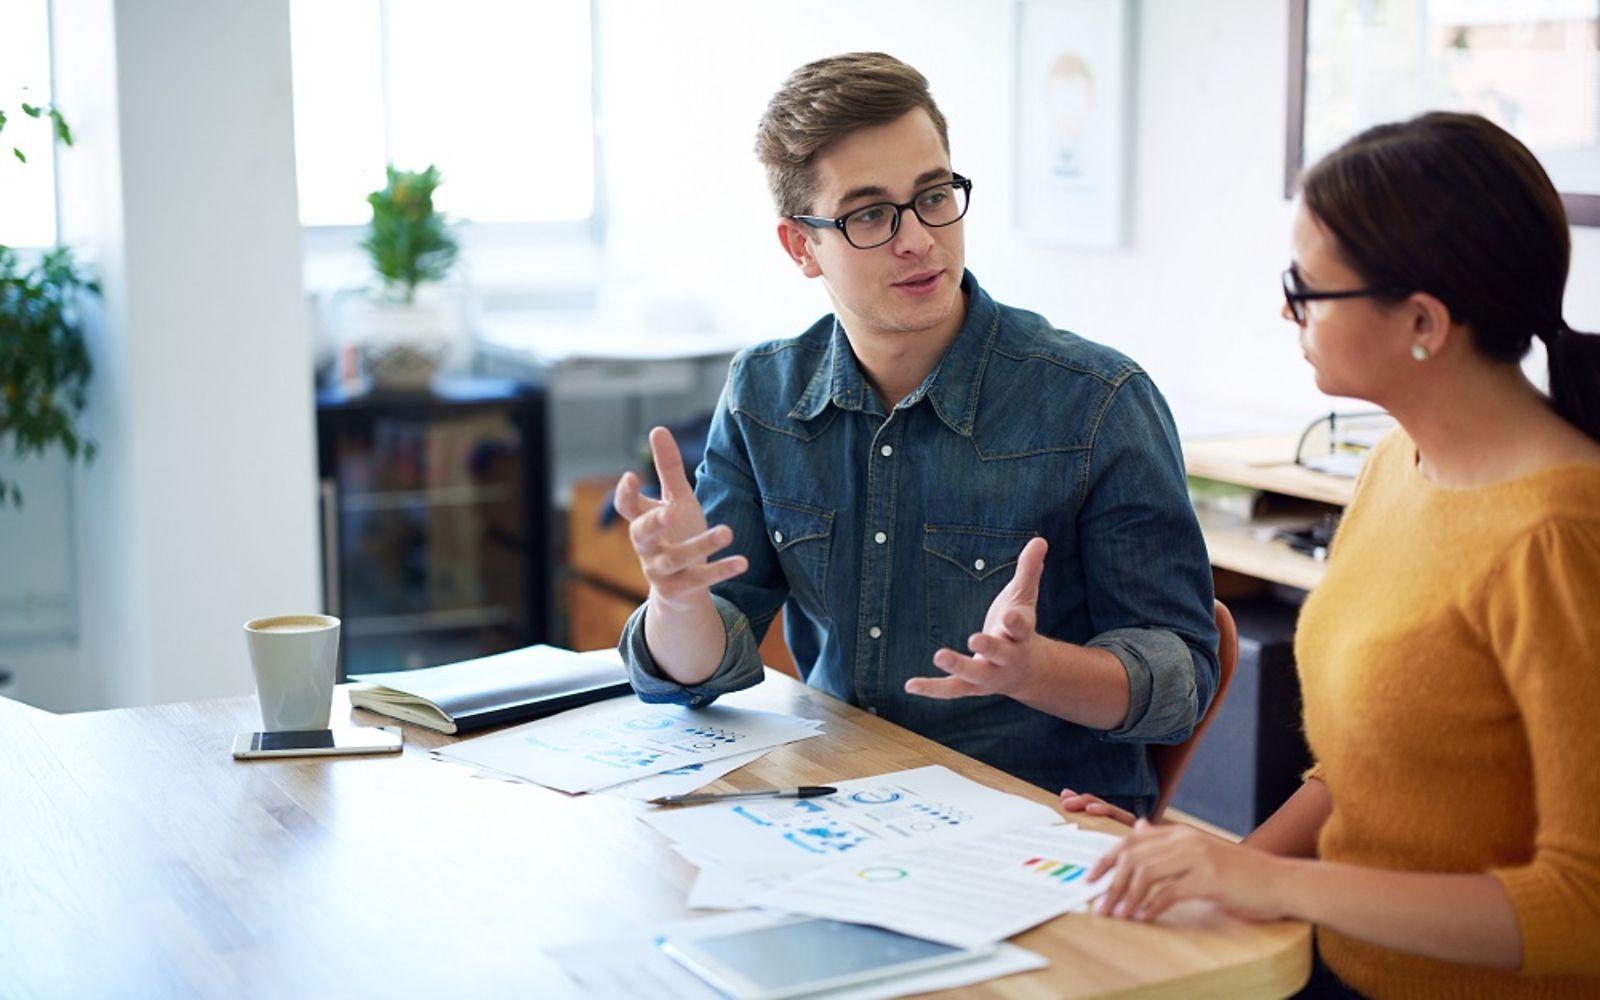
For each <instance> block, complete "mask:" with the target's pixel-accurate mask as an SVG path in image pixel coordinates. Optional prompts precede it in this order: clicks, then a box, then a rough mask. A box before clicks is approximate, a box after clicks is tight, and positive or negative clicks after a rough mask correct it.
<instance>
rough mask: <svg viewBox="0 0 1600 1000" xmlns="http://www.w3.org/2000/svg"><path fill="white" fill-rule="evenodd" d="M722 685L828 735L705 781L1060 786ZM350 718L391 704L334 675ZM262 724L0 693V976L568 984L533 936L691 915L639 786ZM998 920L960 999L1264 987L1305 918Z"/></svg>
mask: <svg viewBox="0 0 1600 1000" xmlns="http://www.w3.org/2000/svg"><path fill="white" fill-rule="evenodd" d="M726 700H727V702H728V703H730V704H737V705H744V706H747V707H751V708H761V709H767V710H771V711H779V712H789V713H794V714H798V715H803V716H808V717H811V718H819V719H823V720H824V721H825V723H826V732H825V735H823V736H821V737H819V738H814V739H809V740H804V741H802V742H800V743H796V744H793V745H791V746H789V747H781V748H779V749H777V750H775V751H774V752H772V753H771V754H769V755H767V756H766V757H764V758H762V759H761V760H759V761H757V762H756V763H754V764H751V765H748V766H746V767H744V768H742V769H740V770H739V771H736V772H734V774H732V775H730V776H729V777H728V778H727V779H724V781H722V782H719V784H720V785H722V786H726V787H739V786H742V787H759V786H769V785H780V784H781V785H794V784H800V783H821V782H823V781H826V780H831V779H839V780H843V779H848V778H857V777H865V776H869V775H873V774H881V773H883V772H886V771H896V770H900V769H903V768H910V767H917V766H921V765H924V764H943V765H945V766H947V767H949V768H951V769H952V770H955V771H958V772H960V773H962V774H965V775H967V776H968V777H971V778H974V779H976V780H979V781H982V782H984V783H986V784H989V785H992V786H994V787H996V788H1000V789H1003V790H1005V791H1008V792H1015V793H1017V794H1019V795H1024V796H1027V797H1029V798H1032V799H1035V800H1037V801H1039V802H1045V803H1052V802H1053V801H1054V799H1053V797H1052V796H1051V795H1049V794H1048V793H1046V792H1044V791H1041V790H1040V789H1038V788H1035V787H1033V786H1031V785H1028V784H1026V783H1024V782H1022V781H1019V780H1018V779H1016V778H1013V777H1010V776H1009V775H1006V774H1004V773H1002V772H1000V771H997V770H995V769H993V768H990V767H988V766H987V765H984V764H981V763H979V762H977V761H974V760H971V759H970V758H967V757H964V756H962V755H960V754H958V753H955V752H954V751H951V750H948V749H946V748H944V747H942V746H939V745H938V744H936V743H933V742H930V741H929V740H926V739H923V738H922V737H920V736H917V735H915V734H913V733H910V732H908V731H906V730H904V729H901V728H899V727H897V726H894V725H892V724H890V723H888V722H885V721H883V720H882V719H879V718H877V717H875V716H872V715H869V714H867V713H865V712H861V711H859V710H857V709H854V708H851V707H849V706H847V705H845V704H843V703H841V702H839V701H836V700H834V699H832V698H830V697H828V696H827V695H825V694H822V693H821V692H818V691H814V690H812V689H810V688H807V687H805V686H804V685H802V684H799V683H797V682H795V681H793V680H791V679H790V678H788V677H785V676H782V675H780V674H777V673H774V672H772V671H769V672H768V677H767V680H766V682H765V683H763V684H761V685H759V686H757V687H756V688H754V689H751V690H749V691H744V692H740V693H738V694H736V695H732V696H730V697H729V698H727V699H726ZM346 719H348V720H349V721H352V722H354V723H358V724H362V725H376V724H379V723H381V722H387V721H389V720H386V719H384V718H382V717H381V716H376V715H372V714H370V713H367V712H365V711H352V710H351V709H350V707H349V701H348V697H347V696H346V694H345V692H344V691H342V690H341V691H340V692H339V693H338V695H337V696H336V704H335V720H336V722H343V721H345V720H346ZM259 722H260V718H259V715H258V713H257V711H256V704H255V699H254V698H231V699H223V700H213V701H200V702H191V703H185V704H176V705H161V706H155V707H150V708H135V709H123V710H117V711H109V712H89V713H83V714H79V715H60V716H57V715H50V714H48V713H43V712H39V711H37V710H35V709H30V708H27V707H26V706H22V705H19V704H17V703H15V702H10V701H7V700H6V699H4V698H0V996H3V997H7V998H14V997H31V996H41V997H63V996H148V997H181V996H208V997H223V998H229V1000H233V998H238V997H253V996H264V995H273V996H300V995H304V996H315V997H367V996H380V995H381V996H384V997H390V996H409V995H430V994H431V995H438V996H462V995H466V996H487V995H516V996H539V997H545V996H568V995H574V994H575V989H574V987H573V986H572V984H571V983H570V982H569V981H568V980H567V979H566V978H565V977H564V976H563V975H562V973H561V971H560V970H559V968H557V966H556V965H555V964H554V963H553V962H551V961H550V960H549V959H548V958H546V957H545V956H544V954H543V953H542V949H543V948H544V947H545V946H547V945H553V944H562V943H568V942H577V941H583V940H593V939H598V938H610V937H616V936H618V935H619V934H622V933H625V932H627V931H629V930H634V929H640V928H648V927H651V926H654V925H656V924H658V923H659V922H662V921H665V920H669V919H676V918H680V917H684V916H692V915H693V914H692V912H691V911H688V910H687V909H686V908H685V906H684V899H685V896H686V894H687V892H688V889H689V886H690V884H691V883H692V881H693V878H694V869H693V868H692V867H691V866H690V865H689V864H688V863H687V862H685V861H684V860H683V859H681V858H680V857H679V856H678V855H677V854H676V853H674V852H673V851H672V850H671V849H670V848H669V847H668V846H667V842H666V841H665V840H664V839H663V838H662V837H661V836H660V835H659V834H657V833H656V832H655V831H654V830H652V829H650V828H649V827H647V826H646V825H644V824H643V823H640V822H638V821H637V820H636V817H637V816H638V814H639V813H640V812H641V811H642V810H643V809H645V808H648V807H646V806H644V805H642V804H641V803H637V802H633V801H630V800H625V799H622V798H617V797H611V796H606V795H586V796H576V797H574V796H568V795H564V794H562V793H560V792H555V791H551V790H548V789H545V788H541V787H537V786H533V785H524V784H511V783H507V782H503V781H497V780H492V779H486V778H478V777H475V776H473V774H472V773H471V772H470V771H468V770H466V769H464V768H460V767H457V766H456V765H453V764H448V763H443V762H439V761H435V760H433V759H431V758H430V757H429V756H428V754H427V753H426V748H428V747H435V746H439V745H441V744H444V743H447V742H450V739H451V738H450V737H446V736H441V735H440V734H437V733H433V732H430V731H428V730H425V729H419V728H416V727H411V726H407V727H406V749H405V752H404V754H403V755H397V756H389V757H371V758H310V759H304V760H300V761H292V760H287V761H286V760H263V761H248V762H241V761H234V760H232V759H231V758H230V756H229V750H230V748H231V746H232V743H233V736H234V734H235V733H237V732H240V731H246V730H250V729H254V728H256V726H257V725H258V724H259ZM1089 823H1090V825H1101V826H1102V828H1108V829H1109V828H1113V827H1112V825H1111V824H1108V823H1103V821H1096V820H1090V821H1089ZM1016 940H1017V942H1018V943H1019V944H1021V945H1022V946H1023V947H1026V948H1030V949H1033V950H1035V951H1038V952H1041V953H1042V954H1044V955H1046V956H1047V957H1048V958H1049V959H1050V963H1051V964H1050V968H1048V969H1045V970H1042V971H1039V972H1035V973H1029V974H1027V975H1022V976H1015V977H1011V978H1008V979H1003V980H996V981H994V982H991V983H989V984H986V985H984V986H981V987H973V988H969V989H967V990H964V991H962V995H963V996H971V997H1018V998H1035V997H1037V998H1043V997H1078V996H1101V995H1116V996H1139V997H1173V998H1178V997H1183V998H1189V997H1202V996H1216V997H1252V996H1264V997H1278V996H1284V995H1287V994H1289V993H1292V992H1293V991H1294V990H1295V989H1297V988H1298V987H1299V986H1300V985H1301V984H1302V983H1303V982H1304V981H1305V978H1306V974H1307V970H1308V968H1309V962H1310V935H1309V930H1308V928H1307V926H1306V925H1304V924H1301V923H1291V922H1283V923H1275V924H1247V923H1242V922H1239V921H1235V920H1232V919H1229V918H1226V917H1223V916H1221V915H1220V914H1217V913H1215V912H1213V911H1211V910H1210V909H1209V908H1208V907H1205V906H1203V905H1199V904H1195V905H1191V906H1189V907H1187V908H1186V909H1180V910H1179V911H1175V912H1174V914H1173V915H1172V916H1171V918H1170V919H1169V920H1167V921H1166V922H1165V923H1164V924H1163V925H1157V926H1145V925H1140V924H1132V923H1128V922H1124V921H1114V920H1109V919H1105V918H1100V917H1090V916H1077V915H1073V916H1066V917H1061V918H1058V919H1056V920H1054V921H1051V922H1050V923H1048V924H1046V925H1044V926H1042V927H1039V928H1036V929H1035V930H1033V931H1030V932H1029V933H1026V934H1023V935H1022V936H1021V937H1019V938H1017V939H1016Z"/></svg>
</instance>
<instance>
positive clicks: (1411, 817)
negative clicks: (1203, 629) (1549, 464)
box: [1295, 432, 1600, 998]
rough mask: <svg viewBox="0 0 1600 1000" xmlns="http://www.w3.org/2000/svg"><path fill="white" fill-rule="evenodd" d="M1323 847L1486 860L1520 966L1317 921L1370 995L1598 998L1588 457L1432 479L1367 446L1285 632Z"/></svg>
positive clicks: (1599, 761) (1595, 556) (1594, 486)
mask: <svg viewBox="0 0 1600 1000" xmlns="http://www.w3.org/2000/svg"><path fill="white" fill-rule="evenodd" d="M1295 657H1296V659H1297V661H1298V663H1299V669H1300V680H1301V686H1302V689H1303V693H1304V700H1305V724H1306V736H1307V739H1308V740H1309V742H1310V744H1311V750H1312V754H1313V756H1314V757H1315V759H1316V761H1317V767H1316V768H1315V773H1316V775H1317V776H1318V777H1320V778H1322V780H1324V781H1325V782H1327V786H1328V790H1329V791H1330V792H1331V793H1332V798H1333V812H1332V815H1331V816H1330V817H1329V819H1328V822H1327V825H1326V826H1324V827H1323V829H1322V833H1321V838H1320V841H1319V852H1320V854H1321V857H1322V858H1323V859H1325V860H1328V861H1338V862H1345V863H1349V864H1356V865H1364V866H1367V867H1372V868H1385V869H1391V870H1398V871H1413V872H1457V873H1459V872H1487V873H1490V874H1492V875H1494V877H1496V878H1498V879H1499V880H1500V881H1501V883H1502V884H1503V885H1504V886H1505V889H1506V892H1507V894H1508V896H1509V897H1510V900H1511V905H1512V907H1513V908H1514V909H1515V911H1516V917H1517V925H1518V927H1519V928H1520V929H1521V932H1522V948H1523V966H1522V970H1521V973H1520V974H1514V973H1508V972H1499V971H1494V970H1490V969H1483V968H1474V967H1471V966H1466V965H1457V964H1453V963H1448V962H1437V961H1432V960H1430V959H1424V958H1418V957H1415V956H1411V955H1405V954H1402V953H1400V952H1396V951H1392V950H1389V949H1385V948H1379V947H1376V946H1373V945H1370V944H1366V943H1364V942H1362V941H1359V940H1357V939H1355V938H1352V937H1349V936H1346V935H1342V934H1336V933H1333V932H1331V931H1322V932H1321V933H1320V935H1319V939H1318V941H1319V944H1320V946H1321V948H1322V953H1323V957H1324V959H1325V960H1326V961H1327V963H1328V965H1329V966H1330V967H1332V968H1333V970H1334V971H1335V972H1337V973H1338V974H1339V976H1340V977H1341V978H1343V979H1344V980H1345V981H1346V982H1348V983H1349V984H1350V985H1351V986H1353V987H1355V988H1356V989H1358V990H1360V991H1362V992H1363V993H1366V994H1370V995H1372V996H1374V997H1404V998H1409V997H1451V998H1463V997H1496V998H1499V997H1600V468H1595V467H1592V466H1567V467H1562V468H1553V469H1549V470H1546V471H1544V472H1541V473H1537V474H1535V475H1532V476H1528V477H1525V478H1522V479H1516V480H1512V481H1509V482H1505V483H1498V484H1495V485H1492V486H1486V487H1482V488H1478V489H1468V490H1450V489H1442V488H1440V487H1437V486H1435V485H1433V484H1432V483H1430V482H1429V481H1428V480H1426V479H1425V478H1423V476H1422V475H1421V473H1420V472H1419V471H1418V470H1417V467H1416V447H1415V445H1414V444H1413V443H1412V441H1411V439H1410V438H1409V437H1407V436H1406V435H1404V434H1403V433H1399V432H1396V433H1394V434H1391V435H1390V436H1389V437H1387V438H1386V439H1385V440H1384V441H1383V442H1382V443H1381V444H1380V445H1379V446H1378V448H1377V449H1376V450H1375V451H1374V453H1373V455H1372V457H1371V459H1370V460H1369V462H1368V466H1367V469H1366V471H1365V473H1364V474H1363V477H1362V481H1361V483H1360V484H1359V486H1358V487H1357V490H1356V496H1355V500H1354V502H1353V503H1352V504H1351V505H1350V508H1349V511H1348V512H1347V513H1346V516H1345V519H1344V523H1343V525H1342V526H1341V527H1340V530H1339V534H1338V537H1337V539H1336V540H1335V542H1334V547H1333V552H1332V556H1331V559H1330V562H1329V565H1328V573H1327V576H1326V577H1325V578H1324V580H1323V582H1322V583H1321V584H1320V585H1319V586H1318V587H1317V589H1316V591H1315V592H1314V593H1313V594H1312V595H1311V597H1310V598H1309V599H1308V600H1307V601H1306V604H1305V607H1304V609H1303V610H1302V613H1301V617H1300V624H1299V628H1298V630H1297V634H1296V640H1295Z"/></svg>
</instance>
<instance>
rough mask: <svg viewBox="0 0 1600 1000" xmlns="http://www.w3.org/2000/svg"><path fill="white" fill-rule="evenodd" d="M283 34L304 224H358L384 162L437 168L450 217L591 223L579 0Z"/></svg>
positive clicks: (344, 9) (302, 5) (294, 13)
mask: <svg viewBox="0 0 1600 1000" xmlns="http://www.w3.org/2000/svg"><path fill="white" fill-rule="evenodd" d="M291 30H292V32H293V38H292V44H293V57H294V117H295V150H296V158H297V160H298V169H299V187H300V221H301V223H302V224H303V225H307V226H340V225H360V224H362V223H365V222H366V221H367V219H368V218H369V217H370V214H371V213H370V211H369V210H368V208H367V204H366V196H367V194H368V193H369V192H371V191H375V190H377V189H379V188H381V187H383V184H384V165H385V163H392V164H394V165H395V166H396V167H398V168H400V169H403V170H421V169H422V168H424V167H426V166H427V165H428V164H430V163H432V164H436V165H437V166H438V167H439V169H440V171H441V173H442V174H443V177H444V183H443V185H442V186H441V187H440V188H439V194H438V197H437V199H436V207H437V208H438V209H439V210H440V211H442V212H446V213H448V214H449V215H451V216H452V217H454V218H455V219H461V220H468V221H472V222H478V223H548V222H579V221H582V220H584V219H587V218H589V217H590V216H591V215H592V214H593V212H594V202H595V191H594V188H595V181H594V172H595V165H594V110H593V87H592V81H591V73H590V61H591V51H590V20H589V4H588V3H587V2H584V0H558V2H550V3H519V2H510V0H480V2H475V3H470V4H446V3H442V2H439V0H339V2H337V3H328V2H326V0H294V2H293V6H292V8H291ZM0 45H4V42H3V41H0ZM0 65H4V63H3V62H0Z"/></svg>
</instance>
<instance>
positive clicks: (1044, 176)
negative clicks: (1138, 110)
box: [1015, 0, 1134, 248]
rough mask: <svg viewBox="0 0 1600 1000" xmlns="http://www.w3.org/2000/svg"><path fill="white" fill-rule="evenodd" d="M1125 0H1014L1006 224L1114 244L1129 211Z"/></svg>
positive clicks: (1128, 9) (1060, 241)
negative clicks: (1011, 195)
mask: <svg viewBox="0 0 1600 1000" xmlns="http://www.w3.org/2000/svg"><path fill="white" fill-rule="evenodd" d="M1133 16H1134V0H1020V2H1019V3H1018V5H1017V18H1016V25H1017V40H1016V66H1017V79H1016V88H1017V91H1016V101H1015V108H1016V115H1017V121H1016V136H1017V149H1016V154H1017V155H1016V187H1015V191H1016V224H1017V227H1018V228H1019V229H1021V230H1022V233H1023V235H1025V236H1026V237H1028V238H1029V239H1031V240H1033V241H1035V242H1040V243H1051V244H1057V245H1063V246H1081V247H1102V248H1103V247H1118V246H1121V245H1122V244H1123V242H1124V240H1125V239H1126V235H1127V229H1128V219H1129V215H1130V209H1131V205H1130V203H1129V202H1130V199H1129V192H1130V191H1131V184H1130V183H1129V177H1128V174H1129V172H1130V170H1131V168H1132V155H1131V149H1130V144H1131V133H1132V118H1133V113H1132V112H1133V93H1132V91H1133V85H1132V80H1133V48H1132V43H1133V37H1134V32H1133Z"/></svg>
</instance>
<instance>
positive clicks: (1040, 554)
mask: <svg viewBox="0 0 1600 1000" xmlns="http://www.w3.org/2000/svg"><path fill="white" fill-rule="evenodd" d="M1048 549H1049V543H1048V542H1046V541H1045V540H1044V539H1043V538H1035V539H1033V540H1032V541H1030V542H1029V543H1028V544H1027V545H1026V546H1024V547H1023V549H1022V554H1021V555H1019V556H1018V557H1017V570H1016V573H1015V574H1014V575H1013V576H1012V577H1011V582H1010V583H1008V584H1006V587H1005V589H1004V590H1002V591H1000V593H999V594H997V595H996V596H995V599H994V603H992V604H990V605H989V613H988V614H987V615H985V616H984V620H983V631H982V632H977V633H974V634H973V635H972V636H970V637H968V639H967V646H968V648H970V649H971V650H972V655H971V656H967V655H965V654H962V653H958V652H956V651H955V650H953V649H941V650H939V651H938V652H937V653H935V654H933V665H934V666H936V667H938V668H939V669H940V670H943V671H944V672H945V673H947V674H949V675H950V676H948V677H914V678H912V679H911V680H909V681H906V691H907V693H909V694H918V695H922V696H924V697H927V698H968V697H971V696H973V695H980V694H1005V695H1009V694H1014V693H1015V692H1016V691H1018V690H1019V689H1020V688H1021V687H1022V685H1023V683H1024V682H1025V681H1026V680H1027V678H1028V676H1029V674H1030V673H1031V672H1032V670H1033V668H1034V666H1035V664H1036V657H1037V656H1038V655H1039V653H1040V647H1041V645H1042V642H1041V640H1040V637H1039V633H1038V632H1037V631H1035V628H1036V626H1037V625H1038V621H1039V576H1040V574H1041V573H1042V572H1043V571H1044V556H1045V552H1046V551H1047V550H1048Z"/></svg>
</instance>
